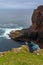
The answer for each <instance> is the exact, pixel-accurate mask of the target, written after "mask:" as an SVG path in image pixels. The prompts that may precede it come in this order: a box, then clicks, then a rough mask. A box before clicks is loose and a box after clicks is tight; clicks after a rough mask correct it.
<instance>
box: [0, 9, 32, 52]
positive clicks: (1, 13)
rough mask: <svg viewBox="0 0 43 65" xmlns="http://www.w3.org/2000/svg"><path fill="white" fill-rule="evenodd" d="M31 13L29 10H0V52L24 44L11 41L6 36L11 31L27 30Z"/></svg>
mask: <svg viewBox="0 0 43 65" xmlns="http://www.w3.org/2000/svg"><path fill="white" fill-rule="evenodd" d="M32 11H33V10H29V9H0V51H7V50H10V49H12V48H17V47H20V46H21V45H24V44H25V43H24V42H23V43H22V42H16V41H13V40H11V38H10V37H9V36H8V34H10V32H11V31H16V30H21V29H23V28H28V27H29V26H30V25H31V15H32Z"/></svg>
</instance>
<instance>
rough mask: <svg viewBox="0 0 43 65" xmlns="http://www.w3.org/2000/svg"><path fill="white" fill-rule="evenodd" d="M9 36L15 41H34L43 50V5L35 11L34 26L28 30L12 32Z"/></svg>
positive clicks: (33, 16)
mask: <svg viewBox="0 0 43 65" xmlns="http://www.w3.org/2000/svg"><path fill="white" fill-rule="evenodd" d="M9 36H10V37H11V39H13V40H15V41H33V42H36V43H37V44H38V45H39V46H40V48H41V49H43V5H41V6H39V7H38V8H37V9H35V10H34V12H33V14H32V26H30V27H29V28H27V29H22V30H17V31H15V32H12V31H11V32H10V34H9Z"/></svg>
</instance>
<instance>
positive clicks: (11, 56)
mask: <svg viewBox="0 0 43 65" xmlns="http://www.w3.org/2000/svg"><path fill="white" fill-rule="evenodd" d="M0 65H43V54H42V55H36V54H33V53H29V52H28V51H27V50H26V49H22V50H21V51H20V52H19V53H15V52H14V51H12V50H11V51H9V52H8V53H6V54H5V55H3V56H2V57H0Z"/></svg>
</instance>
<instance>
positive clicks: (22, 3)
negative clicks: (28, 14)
mask: <svg viewBox="0 0 43 65" xmlns="http://www.w3.org/2000/svg"><path fill="white" fill-rule="evenodd" d="M36 5H37V2H31V1H28V0H27V1H26V0H18V1H17V0H9V1H8V0H7V1H6V0H4V1H3V0H1V1H0V7H8V8H34V7H35V6H36Z"/></svg>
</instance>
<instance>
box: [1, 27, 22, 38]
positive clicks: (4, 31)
mask: <svg viewBox="0 0 43 65" xmlns="http://www.w3.org/2000/svg"><path fill="white" fill-rule="evenodd" d="M21 29H23V28H22V27H19V28H0V37H4V38H7V39H10V37H9V35H8V34H9V33H10V32H11V31H16V30H21Z"/></svg>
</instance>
